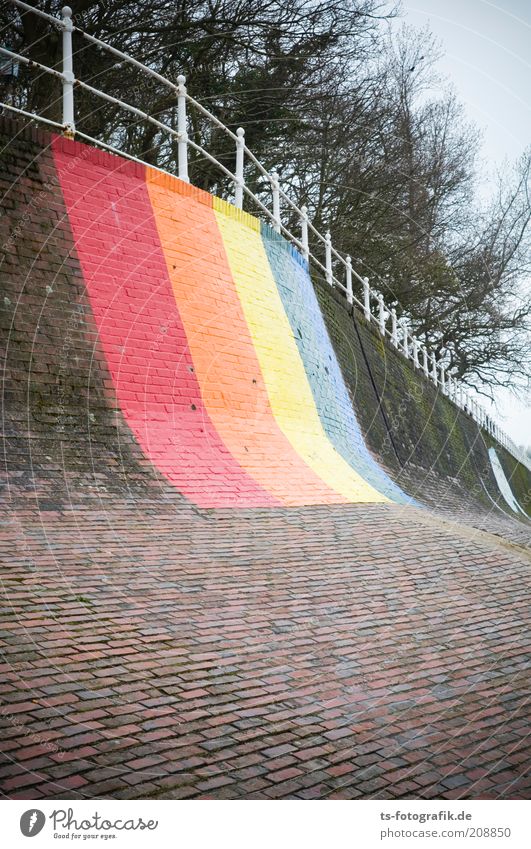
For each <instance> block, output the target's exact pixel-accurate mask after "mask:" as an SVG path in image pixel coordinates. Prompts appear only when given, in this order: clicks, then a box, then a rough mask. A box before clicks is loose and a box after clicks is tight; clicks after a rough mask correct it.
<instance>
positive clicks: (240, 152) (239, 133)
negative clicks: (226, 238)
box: [234, 127, 245, 209]
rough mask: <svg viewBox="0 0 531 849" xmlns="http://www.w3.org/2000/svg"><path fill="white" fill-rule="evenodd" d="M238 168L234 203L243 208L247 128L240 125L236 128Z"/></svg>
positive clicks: (236, 170) (238, 207) (235, 173)
mask: <svg viewBox="0 0 531 849" xmlns="http://www.w3.org/2000/svg"><path fill="white" fill-rule="evenodd" d="M236 137H237V138H236V169H235V172H234V175H235V177H236V184H235V188H234V204H235V206H236V208H237V209H243V187H244V185H245V181H244V176H243V168H244V164H245V161H244V160H245V130H244V129H243V127H238V129H237V130H236Z"/></svg>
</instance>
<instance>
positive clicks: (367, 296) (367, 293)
mask: <svg viewBox="0 0 531 849" xmlns="http://www.w3.org/2000/svg"><path fill="white" fill-rule="evenodd" d="M363 312H364V313H365V318H366V319H367V321H370V320H371V290H370V287H369V278H368V277H364V278H363Z"/></svg>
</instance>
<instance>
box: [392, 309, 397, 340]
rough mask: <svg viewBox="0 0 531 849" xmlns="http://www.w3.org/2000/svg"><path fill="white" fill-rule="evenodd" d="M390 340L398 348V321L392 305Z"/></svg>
mask: <svg viewBox="0 0 531 849" xmlns="http://www.w3.org/2000/svg"><path fill="white" fill-rule="evenodd" d="M391 342H392V343H393V345H394V346H395V348H398V323H397V320H396V310H395V308H394V307H393V309H392V310H391Z"/></svg>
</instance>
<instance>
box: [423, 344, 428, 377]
mask: <svg viewBox="0 0 531 849" xmlns="http://www.w3.org/2000/svg"><path fill="white" fill-rule="evenodd" d="M422 371H423V372H424V374H425V375H426V377H429V371H428V349H427V348H426V345H423V346H422Z"/></svg>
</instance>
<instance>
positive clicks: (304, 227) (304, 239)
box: [301, 206, 310, 262]
mask: <svg viewBox="0 0 531 849" xmlns="http://www.w3.org/2000/svg"><path fill="white" fill-rule="evenodd" d="M301 245H302V255H303V257H304V259H305V260H306V262H309V260H310V247H309V244H308V207H307V206H301Z"/></svg>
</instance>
